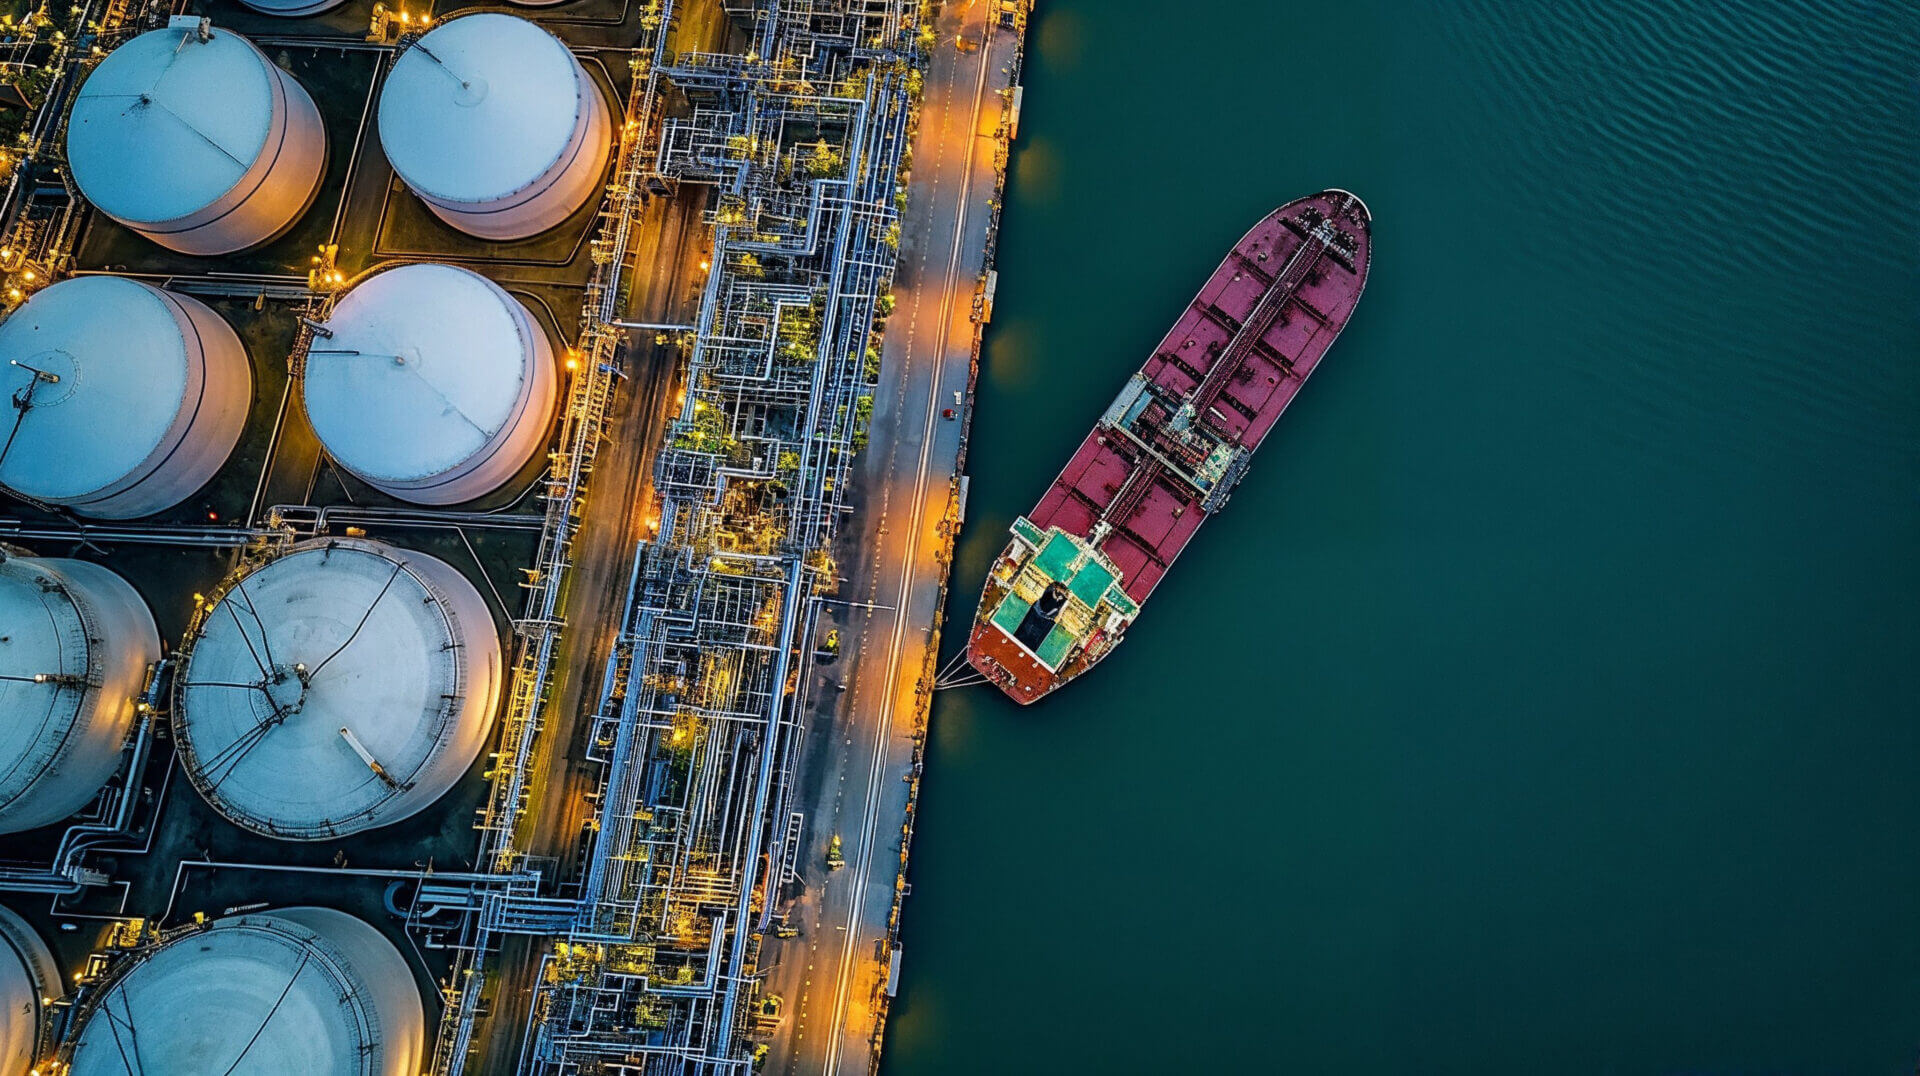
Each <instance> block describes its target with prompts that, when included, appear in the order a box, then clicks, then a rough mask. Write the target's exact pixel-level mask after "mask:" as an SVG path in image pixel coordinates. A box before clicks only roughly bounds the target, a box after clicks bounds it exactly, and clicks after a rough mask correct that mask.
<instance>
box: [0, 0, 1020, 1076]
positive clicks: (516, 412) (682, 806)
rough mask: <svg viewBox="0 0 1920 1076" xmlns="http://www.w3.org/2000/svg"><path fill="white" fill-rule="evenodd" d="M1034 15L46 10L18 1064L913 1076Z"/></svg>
mask: <svg viewBox="0 0 1920 1076" xmlns="http://www.w3.org/2000/svg"><path fill="white" fill-rule="evenodd" d="M1026 7H1027V2H1026V0H990V2H989V0H981V2H979V3H965V4H962V3H956V2H953V0H948V2H947V3H945V4H943V3H940V2H920V0H566V2H562V3H540V4H536V3H523V4H520V5H518V6H515V7H512V8H500V7H486V8H479V7H475V8H471V9H468V8H462V7H458V6H440V7H435V6H431V5H429V4H427V3H425V2H420V0H413V2H394V0H379V2H373V0H247V2H246V3H245V4H241V3H238V2H235V0H173V2H172V3H157V4H146V5H143V4H141V3H139V2H137V0H80V2H79V3H76V4H74V5H72V6H71V8H70V9H66V10H64V11H62V12H56V11H55V10H54V9H53V7H52V5H43V6H40V7H31V6H27V7H23V6H19V5H17V4H16V5H13V6H8V7H0V12H4V13H3V14H0V63H4V65H5V67H6V74H5V75H4V76H0V139H3V140H4V141H0V176H4V202H3V203H0V306H3V307H4V309H5V316H4V319H0V382H3V383H4V384H3V385H0V388H4V391H5V393H6V395H7V398H8V401H9V407H8V408H7V409H6V410H5V411H0V427H4V432H0V711H3V712H5V713H6V715H7V716H8V717H9V719H10V721H11V719H12V718H13V717H14V716H15V715H21V716H22V718H23V719H22V720H19V721H12V722H11V723H12V725H13V726H14V727H13V728H12V730H11V731H7V732H0V1003H5V1004H8V1005H11V1006H13V1010H12V1011H13V1013H14V1014H15V1015H14V1017H11V1018H10V1019H9V1021H8V1022H7V1024H6V1025H5V1026H4V1027H0V1076H24V1074H27V1073H30V1072H31V1073H33V1074H34V1076H40V1074H42V1073H47V1072H62V1073H64V1072H68V1071H72V1072H76V1073H99V1072H105V1073H120V1072H126V1073H135V1072H142V1071H144V1072H149V1073H159V1072H202V1071H210V1072H219V1071H227V1072H233V1073H246V1072H258V1073H278V1072H284V1071H294V1070H295V1069H296V1068H298V1070H299V1071H312V1072H333V1071H339V1072H372V1073H381V1074H395V1076H398V1074H413V1073H430V1074H433V1076H442V1074H445V1076H452V1074H456V1073H486V1074H493V1073H503V1074H504V1073H515V1074H518V1073H534V1074H551V1076H571V1074H583V1076H584V1074H619V1076H681V1074H725V1073H738V1074H743V1076H744V1074H747V1073H752V1072H779V1073H851V1072H864V1071H868V1070H869V1069H870V1068H871V1067H872V1066H873V1065H874V1064H875V1063H876V1062H877V1059H878V1057H879V1051H880V1048H881V1043H882V1038H883V1027H884V1023H885V1015H886V1008H887V1003H888V999H890V998H891V997H892V996H893V994H894V992H895V990H896V989H897V982H898V974H899V966H900V961H901V952H900V949H899V947H898V944H897V936H898V935H897V931H898V918H899V913H900V907H901V901H902V899H903V898H904V897H905V896H906V894H907V893H908V892H910V887H909V886H908V885H907V883H906V880H905V870H906V851H907V841H908V838H909V837H910V834H911V831H912V805H913V802H914V799H915V797H916V795H917V789H918V775H919V751H920V747H921V745H922V744H923V743H924V729H925V720H926V708H927V703H928V700H929V697H930V695H929V693H930V691H931V689H932V686H933V683H932V665H933V655H934V653H935V652H936V651H937V648H938V630H937V624H936V619H937V615H938V613H937V610H938V609H939V607H940V605H941V604H942V602H943V599H944V596H945V586H946V568H947V565H948V563H949V562H950V559H951V540H952V537H953V533H954V530H955V529H956V528H957V526H958V524H959V522H960V519H961V517H962V516H963V514H964V504H965V482H964V479H962V478H961V477H960V476H959V467H960V463H961V461H962V459H963V457H964V450H965V431H966V425H967V419H968V415H969V413H970V408H971V395H972V393H971V388H972V380H973V377H974V374H975V371H976V363H977V347H978V339H979V332H980V327H981V326H982V325H984V323H985V322H986V321H987V320H988V318H990V316H991V304H992V294H993V278H992V272H991V251H992V245H993V239H994V232H995V227H996V224H997V219H996V218H997V207H998V204H999V194H1000V184H1001V183H1002V182H1003V181H1004V169H1005V163H1006V158H1005V152H1006V145H1007V143H1008V141H1010V139H1011V138H1012V135H1013V132H1014V130H1015V128H1016V127H1017V122H1018V107H1019V91H1018V89H1017V86H1016V85H1015V83H1016V82H1017V79H1018V73H1019V62H1020V49H1021V42H1022V35H1023V33H1024V30H1025V24H1026V18H1027V10H1026ZM916 157H917V158H918V160H916ZM896 304H898V305H897V306H896ZM903 321H904V322H907V325H905V326H902V325H901V324H900V323H901V322H903ZM890 322H891V323H892V324H893V325H894V326H895V327H894V328H891V329H890V328H889V324H890ZM903 330H904V331H903ZM903 519H904V521H905V522H904V523H903V522H902V520H903ZM856 734H857V735H856ZM849 773H857V775H858V779H859V783H860V784H861V785H862V786H864V788H865V795H864V796H859V795H855V796H854V797H853V800H852V801H851V802H850V803H849V802H846V801H847V796H846V794H845V793H838V792H834V791H833V790H835V789H836V788H837V782H838V781H842V780H845V778H846V776H847V774H849ZM830 793H831V794H830ZM848 868H851V869H848ZM816 965H817V966H818V967H819V968H821V969H829V970H823V971H822V972H819V973H816V972H814V971H812V970H811V969H813V968H815V967H816ZM829 975H830V976H831V978H829V977H828V976H829ZM183 1012H184V1013H187V1014H189V1015H188V1017H187V1018H185V1019H182V1018H181V1016H180V1014H181V1013H183ZM296 1058H298V1059H299V1063H298V1065H296V1064H295V1061H294V1059H296ZM301 1066H304V1067H301Z"/></svg>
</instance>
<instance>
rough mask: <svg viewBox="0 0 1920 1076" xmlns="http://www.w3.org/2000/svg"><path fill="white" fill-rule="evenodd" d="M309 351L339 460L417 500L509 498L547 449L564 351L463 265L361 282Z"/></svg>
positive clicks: (320, 423)
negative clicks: (558, 360)
mask: <svg viewBox="0 0 1920 1076" xmlns="http://www.w3.org/2000/svg"><path fill="white" fill-rule="evenodd" d="M326 327H327V331H328V332H330V333H331V334H332V335H331V336H320V335H317V334H316V335H315V337H314V340H313V344H312V347H311V349H310V350H309V351H308V352H307V358H306V364H305V374H304V381H303V384H304V389H303V394H302V400H303V401H304V403H305V406H306V410H307V418H308V420H309V421H310V422H311V423H312V424H313V430H314V433H316V434H317V435H319V438H320V443H321V444H322V445H324V446H326V449H327V453H328V454H329V455H331V456H332V457H333V459H334V461H335V462H336V463H338V464H340V466H341V467H343V468H345V469H346V470H347V471H350V472H352V473H353V474H354V475H355V476H357V477H358V478H360V480H361V481H364V482H366V483H367V484H368V485H371V486H373V487H375V488H376V489H379V490H381V491H383V492H386V493H389V494H391V495H393V496H395V497H399V498H401V499H402V500H408V501H413V502H415V503H418V504H457V503H459V502H461V501H470V500H472V499H474V498H475V497H479V496H482V495H484V494H487V493H490V492H492V491H493V490H495V489H498V488H499V487H500V485H501V484H502V483H504V482H506V481H507V480H508V479H509V478H512V477H513V475H514V474H515V472H517V471H519V470H520V468H521V467H523V466H525V465H526V463H527V461H529V460H531V459H532V458H533V456H534V454H535V453H537V452H539V451H540V449H541V447H542V446H543V445H544V444H545V443H546V436H547V430H548V426H549V424H550V423H551V422H552V419H553V409H554V400H555V396H556V388H555V383H556V381H557V380H558V377H557V375H556V374H555V372H554V359H553V347H552V344H551V343H550V342H549V341H548V339H547V333H546V330H545V329H543V328H541V326H540V324H539V322H537V321H536V320H535V319H534V317H533V313H532V312H531V311H529V310H528V309H527V308H526V306H525V304H523V303H521V302H520V300H518V299H515V298H514V297H513V296H511V295H508V294H507V293H506V291H505V290H504V289H502V288H501V287H500V286H499V285H498V284H495V283H494V282H493V281H491V280H488V279H487V278H486V277H483V276H481V275H480V274H478V273H475V272H473V271H471V270H467V269H461V268H457V267H455V266H451V265H433V264H425V263H422V264H417V265H403V266H401V267H399V268H397V269H388V270H386V271H385V272H381V273H376V274H374V275H373V276H371V277H368V278H367V279H366V280H364V281H362V282H360V283H358V284H356V285H354V286H353V287H352V288H351V289H349V290H348V291H347V293H346V294H345V295H343V296H341V298H340V300H339V302H337V303H336V304H335V305H334V308H333V313H332V314H331V315H330V316H329V317H328V319H327V323H326Z"/></svg>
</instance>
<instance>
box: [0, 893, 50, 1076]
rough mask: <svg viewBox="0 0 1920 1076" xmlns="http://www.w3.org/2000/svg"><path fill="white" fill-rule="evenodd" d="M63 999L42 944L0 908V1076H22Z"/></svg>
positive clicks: (21, 922)
mask: <svg viewBox="0 0 1920 1076" xmlns="http://www.w3.org/2000/svg"><path fill="white" fill-rule="evenodd" d="M64 993H65V991H64V989H63V987H62V984H61V982H60V969H59V967H58V966H57V965H55V964H54V962H53V954H52V953H51V952H48V951H47V943H46V942H43V941H41V940H40V935H39V934H36V933H34V929H33V928H32V927H31V926H28V925H27V921H26V920H24V919H22V918H20V917H19V916H18V915H16V914H15V913H14V911H13V909H11V908H7V907H4V906H0V1076H27V1073H28V1072H29V1071H30V1070H32V1068H33V1063H34V1062H36V1061H38V1060H40V1056H41V1053H42V1048H43V1047H45V1046H47V1045H48V1042H47V1031H48V1023H47V1015H48V1014H47V1010H48V1008H49V1007H50V1006H51V1005H52V1004H53V1002H54V1001H56V1000H58V999H59V998H60V997H61V996H62V995H63V994H64Z"/></svg>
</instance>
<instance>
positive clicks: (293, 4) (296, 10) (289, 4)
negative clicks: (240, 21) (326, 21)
mask: <svg viewBox="0 0 1920 1076" xmlns="http://www.w3.org/2000/svg"><path fill="white" fill-rule="evenodd" d="M240 2H241V3H242V4H245V5H246V6H248V7H250V8H252V9H253V10H255V11H258V12H259V13H261V14H262V15H278V16H280V17H281V18H286V19H302V18H305V17H307V16H308V15H318V14H320V13H321V12H322V11H332V10H333V9H334V8H337V7H339V6H340V5H341V4H344V3H346V2H347V0H240Z"/></svg>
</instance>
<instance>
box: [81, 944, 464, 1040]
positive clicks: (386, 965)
mask: <svg viewBox="0 0 1920 1076" xmlns="http://www.w3.org/2000/svg"><path fill="white" fill-rule="evenodd" d="M131 959H132V961H133V963H132V965H131V966H130V967H128V968H126V969H125V970H124V971H122V972H120V973H119V975H118V977H117V978H116V979H115V980H114V981H113V983H112V985H111V986H109V987H107V990H106V993H105V995H104V996H103V997H102V998H101V1000H100V1003H99V1005H98V1006H97V1007H95V1008H94V1009H93V1010H92V1015H91V1016H90V1017H89V1018H88V1019H87V1022H86V1023H85V1025H83V1026H82V1027H81V1028H80V1030H79V1035H78V1037H77V1039H76V1040H75V1041H74V1045H73V1062H72V1063H73V1071H72V1072H71V1073H70V1074H69V1076H124V1074H125V1073H127V1072H129V1071H134V1072H150V1073H183V1074H184V1073H205V1074H208V1076H219V1074H220V1073H273V1074H274V1076H415V1074H417V1073H418V1072H420V1071H421V1068H422V1066H423V1065H425V1064H426V1061H427V1058H426V1028H427V1024H426V1013H425V1009H424V1007H423V1006H422V1005H421V1003H420V989H419V987H418V986H416V985H415V984H414V978H413V971H412V969H410V968H408V967H407V961H406V958H405V957H403V956H401V955H400V950H398V949H396V948H394V945H393V943H392V942H390V941H388V940H387V939H386V937H385V936H384V935H382V934H381V933H380V932H379V931H378V930H375V929H374V928H373V927H372V926H370V925H368V924H367V923H365V922H364V921H362V920H360V919H356V918H354V917H353V916H351V915H348V914H346V913H345V912H338V911H334V910H333V909H331V908H286V909H283V910H281V911H276V912H271V913H264V914H259V915H237V916H232V917H229V918H226V919H217V920H215V921H214V922H213V924H212V925H211V926H209V927H207V928H206V929H205V930H201V931H195V932H193V933H189V934H184V935H181V936H179V937H176V938H174V939H173V940H171V941H169V942H167V943H165V944H163V945H160V946H158V947H156V948H154V949H152V950H150V951H148V952H146V953H144V954H141V955H139V956H136V957H133V958H131ZM129 1027H131V1028H132V1033H134V1034H137V1035H138V1036H139V1038H138V1042H139V1051H140V1053H139V1062H138V1064H137V1065H130V1064H129V1060H130V1059H131V1057H132V1054H131V1051H132V1049H133V1046H132V1045H131V1042H130V1040H129V1038H128V1036H129V1034H130V1033H129V1031H128V1028H129Z"/></svg>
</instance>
